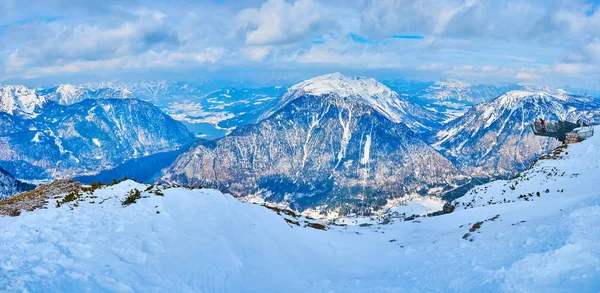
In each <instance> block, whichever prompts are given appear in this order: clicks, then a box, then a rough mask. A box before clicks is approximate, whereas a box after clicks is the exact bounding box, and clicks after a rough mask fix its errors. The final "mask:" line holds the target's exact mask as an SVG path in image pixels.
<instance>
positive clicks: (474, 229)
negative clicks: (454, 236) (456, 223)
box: [460, 215, 500, 242]
mask: <svg viewBox="0 0 600 293" xmlns="http://www.w3.org/2000/svg"><path fill="white" fill-rule="evenodd" d="M498 218H500V215H495V216H493V217H491V218H489V219H487V220H484V221H479V222H477V223H475V224H473V226H471V228H469V232H468V233H466V234H465V235H463V237H462V238H463V239H464V240H468V241H471V242H473V240H474V239H473V234H471V233H475V232H477V230H479V229H481V225H483V223H485V222H488V221H492V222H493V221H496V220H497V219H498ZM460 227H462V225H461V226H460ZM478 233H479V232H478Z"/></svg>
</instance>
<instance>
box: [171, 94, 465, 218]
mask: <svg viewBox="0 0 600 293" xmlns="http://www.w3.org/2000/svg"><path fill="white" fill-rule="evenodd" d="M346 85H347V84H346ZM292 91H293V89H292ZM313 93H314V94H307V93H306V91H304V94H303V95H300V94H298V93H295V94H292V95H293V96H294V98H293V99H289V100H286V101H284V102H282V104H281V106H280V107H279V108H278V110H277V111H276V112H274V113H271V115H270V116H268V117H264V118H263V120H262V121H261V122H259V123H258V124H255V125H249V126H245V127H243V128H240V129H237V130H235V131H233V132H232V133H231V134H230V135H228V136H226V137H224V138H222V139H219V140H216V141H202V142H198V143H197V144H196V145H195V146H193V147H192V148H191V150H190V151H188V152H186V153H184V154H182V155H181V156H180V157H179V158H178V159H177V161H176V162H175V163H174V164H173V165H172V166H171V167H170V168H169V169H168V170H166V171H165V174H166V175H165V176H164V177H163V179H162V180H163V181H166V182H170V183H177V184H184V185H202V186H210V187H215V188H218V189H221V190H223V191H225V192H230V193H232V194H234V195H236V196H240V197H248V196H252V195H254V196H257V197H259V198H261V199H264V200H266V201H268V202H277V203H284V204H289V205H290V206H291V207H292V208H294V209H297V210H305V209H307V208H313V207H317V206H319V207H325V208H327V209H338V208H341V209H345V210H346V211H347V212H359V213H362V214H368V213H370V212H371V211H372V210H374V209H377V208H378V207H380V206H382V205H383V204H385V202H386V200H387V199H390V198H394V197H400V196H403V195H406V194H411V193H420V194H427V193H428V192H429V191H431V190H432V189H433V188H435V187H438V191H440V190H444V189H449V188H452V187H455V184H456V183H457V182H458V181H459V180H461V179H463V177H462V176H461V175H460V172H459V171H458V170H457V169H456V168H455V167H454V166H453V165H452V163H451V162H450V161H448V160H447V159H445V158H444V157H442V156H441V155H440V154H439V153H437V152H436V151H435V150H434V149H433V148H431V147H429V146H428V145H427V144H426V143H424V142H423V141H422V140H421V139H420V138H419V137H418V136H417V135H416V134H415V133H413V132H412V131H411V130H410V129H409V128H408V127H407V126H406V125H404V124H403V123H397V122H395V121H392V120H390V115H386V113H385V112H383V113H382V111H381V108H374V107H373V104H372V103H371V101H370V100H367V99H364V98H363V97H360V96H355V95H353V94H351V95H343V94H342V95H340V94H339V92H337V91H329V92H327V91H325V92H318V93H317V92H313ZM289 94H290V93H288V94H287V95H286V97H289ZM387 114H389V113H387Z"/></svg>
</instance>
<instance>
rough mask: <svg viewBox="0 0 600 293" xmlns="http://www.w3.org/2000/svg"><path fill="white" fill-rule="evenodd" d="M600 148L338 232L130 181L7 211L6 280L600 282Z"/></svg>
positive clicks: (139, 287) (213, 285) (108, 287)
mask: <svg viewBox="0 0 600 293" xmlns="http://www.w3.org/2000/svg"><path fill="white" fill-rule="evenodd" d="M596 131H600V129H596ZM598 150H600V136H595V137H592V138H591V139H589V140H587V141H584V142H582V143H579V144H574V145H569V147H568V148H567V149H566V150H564V151H563V153H562V154H561V155H560V156H562V158H560V156H559V157H557V159H556V160H542V161H540V162H539V163H538V164H537V165H536V166H535V167H534V168H533V169H531V170H529V171H527V172H525V173H523V174H521V176H520V177H519V178H517V179H513V180H509V181H497V182H492V183H490V184H486V185H483V186H481V187H478V188H477V189H476V190H473V191H471V192H470V193H469V194H468V195H466V196H464V197H462V198H460V199H458V200H456V201H455V202H454V203H455V204H456V205H457V209H456V210H455V211H454V212H452V213H450V214H446V215H442V216H437V217H421V218H417V219H416V220H414V221H403V222H394V223H391V224H388V225H376V226H370V227H358V226H345V227H344V226H329V227H327V230H326V231H322V230H316V229H311V228H301V227H299V226H296V225H295V224H293V223H287V222H286V221H285V220H284V219H283V218H282V216H280V215H278V214H277V213H275V212H273V211H271V210H268V209H266V208H264V207H261V206H258V205H253V204H250V203H242V202H239V201H238V200H236V199H235V198H233V197H231V196H229V195H223V194H221V193H219V192H218V191H215V190H209V189H200V190H187V189H183V188H172V189H165V190H163V191H162V192H163V193H164V196H157V195H156V193H148V192H144V191H143V190H146V189H147V188H148V186H147V185H143V184H138V183H135V182H132V181H125V182H122V183H120V184H118V185H115V186H112V187H106V188H103V189H99V190H97V191H96V192H95V193H94V196H97V198H88V199H86V200H85V201H81V202H79V203H78V206H77V207H75V206H73V205H72V204H71V205H70V206H69V205H66V204H64V205H62V206H61V207H60V208H56V207H54V204H53V203H51V204H50V205H49V206H48V209H39V210H35V211H33V212H23V213H22V214H21V215H20V216H18V217H0V239H2V243H1V244H0V291H2V292H22V291H29V292H86V291H91V292H98V291H109V292H165V291H169V292H282V291H285V292H442V291H443V292H598V291H599V290H600V267H599V264H600V194H599V193H598V190H599V188H600V174H599V173H598V172H597V170H598V168H600V155H599V153H598ZM567 152H568V154H567ZM517 181H518V183H517ZM510 186H513V187H514V189H513V188H510ZM134 188H135V189H138V190H142V191H143V192H142V193H141V195H142V198H140V199H138V200H137V202H136V203H134V204H131V205H130V206H126V207H124V206H122V204H121V200H122V199H124V198H125V196H126V194H127V192H129V191H130V190H132V189H134ZM154 189H156V187H154ZM545 190H548V192H546V191H545ZM503 191H505V192H503ZM536 191H540V196H539V197H538V196H537V195H535V193H534V192H536ZM529 193H534V195H533V196H530V195H529ZM519 194H521V195H523V194H524V195H526V197H527V200H525V199H524V198H523V197H521V198H519V196H518V195H519ZM423 200H427V199H423ZM431 200H433V199H431ZM100 202H102V203H100ZM471 202H472V203H473V204H471V205H470V206H463V205H462V203H471ZM410 204H411V203H408V204H407V206H406V207H405V208H404V209H405V210H406V209H411V207H410V206H409V205H410ZM425 205H435V202H433V201H432V202H430V203H426V204H425ZM419 213H422V211H421V212H419ZM267 276H268V277H267Z"/></svg>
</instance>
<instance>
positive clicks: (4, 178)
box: [0, 168, 35, 199]
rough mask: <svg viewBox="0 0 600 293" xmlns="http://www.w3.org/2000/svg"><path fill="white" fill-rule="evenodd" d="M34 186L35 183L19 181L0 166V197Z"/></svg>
mask: <svg viewBox="0 0 600 293" xmlns="http://www.w3.org/2000/svg"><path fill="white" fill-rule="evenodd" d="M34 188H35V185H32V184H27V183H25V182H21V181H19V180H17V179H15V177H13V176H12V175H11V174H10V173H8V172H7V171H6V170H4V169H2V168H0V199H3V198H7V197H9V196H12V195H14V194H17V193H20V192H23V191H27V190H31V189H34Z"/></svg>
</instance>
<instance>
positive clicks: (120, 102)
mask: <svg viewBox="0 0 600 293" xmlns="http://www.w3.org/2000/svg"><path fill="white" fill-rule="evenodd" d="M193 140H195V137H194V136H193V135H192V134H191V133H190V132H189V131H188V130H187V129H186V128H185V126H184V125H182V124H181V123H179V122H177V121H175V120H173V119H172V118H171V117H169V116H168V115H166V114H165V113H163V112H161V111H160V110H159V109H158V108H156V107H154V106H153V105H151V104H149V103H147V102H143V101H139V100H135V99H88V100H84V101H82V102H79V103H76V104H73V105H68V106H64V105H59V104H57V103H55V102H49V103H48V104H47V105H46V106H45V107H44V108H43V109H42V110H41V111H40V112H39V113H38V115H37V116H36V117H34V118H31V117H26V118H24V117H22V116H20V115H15V116H13V115H9V114H7V113H0V166H3V167H5V168H6V169H7V170H9V171H10V172H11V174H13V175H14V176H15V177H17V178H23V179H46V178H65V177H67V178H70V177H72V176H76V175H88V174H96V173H97V172H99V171H101V170H106V169H109V168H112V167H114V166H116V165H118V164H121V163H123V162H125V161H126V160H129V159H133V158H139V157H142V156H147V155H151V154H155V153H159V152H165V151H172V150H175V149H177V148H179V147H181V146H183V145H186V144H188V143H191V142H192V141H193ZM38 169H42V170H41V172H40V171H39V170H38Z"/></svg>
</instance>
